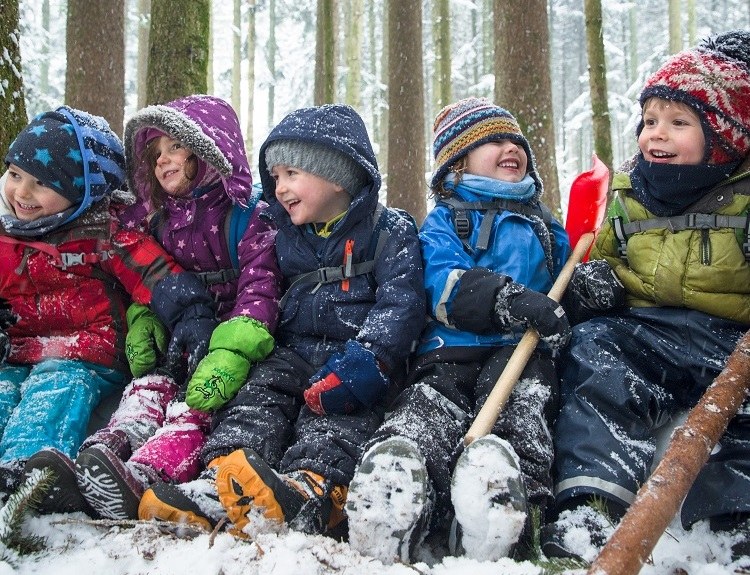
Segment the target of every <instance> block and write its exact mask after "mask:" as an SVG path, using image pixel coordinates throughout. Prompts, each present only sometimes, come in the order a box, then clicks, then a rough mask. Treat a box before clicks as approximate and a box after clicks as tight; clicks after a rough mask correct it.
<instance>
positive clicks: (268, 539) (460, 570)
mask: <svg viewBox="0 0 750 575" xmlns="http://www.w3.org/2000/svg"><path fill="white" fill-rule="evenodd" d="M25 529H26V530H27V531H28V532H33V533H35V534H37V535H39V536H42V537H44V538H45V539H46V541H47V547H46V550H45V551H43V552H41V553H38V554H35V555H29V556H25V557H22V558H19V559H18V560H17V561H15V562H14V564H15V567H13V566H12V565H10V564H9V563H7V562H6V563H3V562H0V575H9V574H11V573H15V574H18V575H27V574H32V573H34V574H37V573H45V574H46V573H54V574H55V575H85V574H88V573H92V574H97V575H100V574H101V575H104V574H106V575H126V574H127V575H136V574H137V575H150V574H154V575H185V574H193V573H194V574H200V575H240V574H241V575H253V574H263V575H284V574H294V575H319V574H324V573H341V574H353V575H366V574H369V573H378V574H379V575H403V574H415V573H417V574H422V575H426V574H433V575H448V574H450V575H490V574H492V575H498V574H501V575H537V574H539V573H540V569H539V568H538V567H536V566H534V565H532V564H531V563H528V562H524V563H514V562H513V561H511V560H510V559H501V560H500V561H497V562H484V563H482V562H477V561H473V560H469V559H465V558H456V557H444V558H443V559H442V560H437V561H436V562H435V563H432V564H428V563H427V562H422V563H416V564H414V565H403V564H397V565H388V566H384V565H383V564H382V563H380V562H379V561H376V560H373V559H369V558H366V557H362V556H361V555H359V554H358V553H356V552H355V551H353V550H351V549H350V548H349V546H348V544H346V543H341V542H337V541H334V540H333V539H330V538H327V537H324V536H320V535H316V536H309V535H303V534H301V533H298V532H294V531H286V532H281V533H263V534H259V535H258V536H257V537H256V538H255V540H253V541H248V540H241V539H237V538H235V537H233V536H232V535H229V534H226V533H220V534H217V535H216V536H215V537H214V538H213V539H212V538H211V536H210V535H209V534H200V535H197V536H195V537H192V538H185V539H180V538H177V537H176V536H175V535H174V534H172V533H160V532H159V530H158V528H157V527H156V526H155V524H153V523H149V522H140V523H138V524H137V525H136V526H135V527H129V526H124V527H123V526H111V525H96V522H92V521H91V520H89V519H88V518H87V517H86V516H85V515H83V514H80V513H76V514H71V515H49V516H45V517H34V518H30V519H28V520H27V521H26V524H25ZM730 544H731V539H730V537H729V536H726V535H722V536H718V535H716V534H713V533H711V532H709V531H708V528H707V526H706V525H704V524H698V525H697V526H696V527H694V528H693V530H692V531H690V532H687V533H686V532H685V531H683V530H682V529H681V528H679V527H678V526H672V527H670V529H669V532H668V534H665V535H664V536H663V537H662V538H661V540H660V541H659V544H658V545H657V546H656V549H655V550H654V553H653V564H651V565H648V564H647V565H645V566H644V567H643V569H642V570H641V573H642V574H643V575H675V574H682V575H723V574H729V573H750V570H746V569H745V570H743V569H741V568H739V567H738V566H737V565H736V564H734V565H733V564H731V563H730V559H729V545H730ZM420 556H424V557H430V556H434V555H432V554H431V553H430V552H428V551H427V550H426V549H425V550H423V552H422V553H421V554H420ZM746 559H747V560H746V561H744V562H742V563H744V565H750V558H746ZM567 573H570V574H578V573H584V571H583V570H578V571H568V572H567Z"/></svg>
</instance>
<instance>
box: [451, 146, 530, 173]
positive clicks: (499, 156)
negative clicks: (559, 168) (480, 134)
mask: <svg viewBox="0 0 750 575" xmlns="http://www.w3.org/2000/svg"><path fill="white" fill-rule="evenodd" d="M528 163H529V159H528V158H527V157H526V151H525V150H524V149H523V147H522V146H519V145H518V144H516V143H515V142H511V141H510V140H501V141H499V142H487V143H486V144H482V145H481V146H479V147H478V148H474V149H473V150H471V151H470V152H469V153H468V154H467V155H466V173H467V174H474V175H475V176H485V177H488V178H494V179H496V180H501V181H503V182H520V181H521V180H523V178H524V177H525V176H526V171H527V169H528Z"/></svg>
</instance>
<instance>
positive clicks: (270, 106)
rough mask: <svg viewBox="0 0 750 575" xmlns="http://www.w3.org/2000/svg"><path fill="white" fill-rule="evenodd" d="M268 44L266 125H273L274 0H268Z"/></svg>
mask: <svg viewBox="0 0 750 575" xmlns="http://www.w3.org/2000/svg"><path fill="white" fill-rule="evenodd" d="M268 27H269V32H268V46H267V49H266V50H267V51H266V65H267V66H268V73H269V75H270V76H271V82H270V83H269V84H268V125H269V126H273V124H274V121H273V117H274V102H275V100H276V0H269V1H268Z"/></svg>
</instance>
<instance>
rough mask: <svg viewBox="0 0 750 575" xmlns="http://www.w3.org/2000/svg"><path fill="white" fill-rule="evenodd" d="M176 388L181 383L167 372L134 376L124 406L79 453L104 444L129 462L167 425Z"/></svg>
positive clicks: (123, 400) (125, 395)
mask: <svg viewBox="0 0 750 575" xmlns="http://www.w3.org/2000/svg"><path fill="white" fill-rule="evenodd" d="M176 391H177V384H176V383H175V382H174V380H173V379H172V378H171V377H168V376H166V375H160V374H154V375H147V376H145V377H139V378H137V379H134V380H133V381H132V382H130V384H128V386H127V387H126V388H125V391H123V394H122V399H121V400H120V405H119V406H118V407H117V409H116V410H115V412H114V413H113V414H112V417H111V419H110V420H109V423H108V424H107V426H106V427H104V428H102V429H100V430H98V431H96V432H95V433H93V434H92V435H91V436H89V437H88V438H86V439H85V440H84V441H83V443H82V444H81V447H80V449H79V450H78V452H79V453H81V452H83V451H84V450H86V449H88V448H89V447H94V446H95V445H96V446H104V447H107V448H108V449H109V450H110V451H111V452H112V453H114V454H115V455H117V457H119V458H120V459H121V460H122V461H127V460H128V459H129V458H130V455H131V453H132V452H133V451H134V450H136V449H138V448H139V447H140V446H141V445H143V444H144V443H145V442H146V441H147V440H148V439H149V438H150V437H151V436H153V435H154V433H156V431H157V430H158V429H159V428H161V427H162V425H164V420H165V417H166V411H167V406H168V405H169V403H170V402H171V401H172V398H173V397H174V396H175V393H176Z"/></svg>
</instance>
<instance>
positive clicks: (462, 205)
mask: <svg viewBox="0 0 750 575" xmlns="http://www.w3.org/2000/svg"><path fill="white" fill-rule="evenodd" d="M438 204H442V205H445V206H447V207H448V208H449V209H450V210H451V213H452V215H453V227H454V229H455V230H456V235H457V236H458V237H459V239H460V240H461V243H462V244H463V246H464V250H465V251H466V252H467V253H471V252H472V251H474V249H473V248H472V247H471V245H470V244H469V237H470V236H471V220H470V219H469V217H468V215H467V214H466V212H467V210H475V211H483V212H485V215H484V218H482V223H481V224H480V226H479V236H478V237H477V245H476V249H478V250H486V249H487V247H488V246H489V244H490V234H491V233H492V222H493V220H494V219H495V216H496V215H497V214H498V213H500V212H503V211H511V212H515V213H518V214H521V215H523V216H527V217H529V216H536V217H538V218H540V219H541V220H542V221H543V222H544V225H545V226H547V229H549V228H550V224H551V222H552V212H550V210H549V209H548V208H547V207H546V206H545V205H544V204H542V203H539V204H538V205H537V206H529V205H528V204H524V203H521V202H516V201H514V200H492V201H479V202H464V201H461V200H458V199H456V198H455V197H452V196H451V197H449V198H443V199H441V200H440V201H439V202H438Z"/></svg>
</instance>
